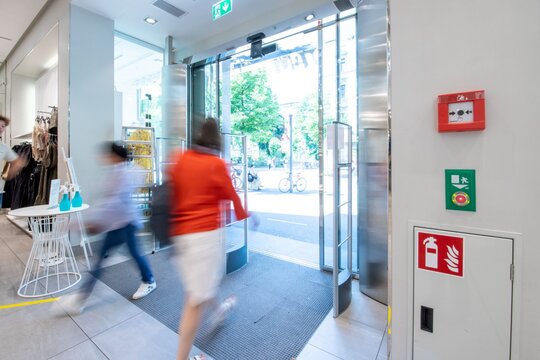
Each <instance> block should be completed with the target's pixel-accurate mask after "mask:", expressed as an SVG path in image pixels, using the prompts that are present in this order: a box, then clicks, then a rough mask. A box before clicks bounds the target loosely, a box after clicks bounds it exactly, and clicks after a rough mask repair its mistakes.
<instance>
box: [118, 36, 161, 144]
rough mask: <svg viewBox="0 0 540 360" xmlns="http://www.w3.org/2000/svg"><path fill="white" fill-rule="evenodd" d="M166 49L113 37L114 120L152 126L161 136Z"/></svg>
mask: <svg viewBox="0 0 540 360" xmlns="http://www.w3.org/2000/svg"><path fill="white" fill-rule="evenodd" d="M162 67H163V52H162V51H157V50H156V49H154V48H150V47H147V46H143V45H141V44H140V43H136V42H133V41H130V40H129V39H126V38H125V37H123V36H118V35H117V36H115V38H114V88H115V108H116V114H115V122H116V123H119V124H121V126H142V127H145V126H152V127H154V128H155V131H156V136H158V137H159V136H162V132H163V129H162V127H163V126H162V121H161V72H162Z"/></svg>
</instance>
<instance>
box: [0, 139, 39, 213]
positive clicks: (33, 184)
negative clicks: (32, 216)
mask: <svg viewBox="0 0 540 360" xmlns="http://www.w3.org/2000/svg"><path fill="white" fill-rule="evenodd" d="M13 151H15V152H16V153H17V155H18V156H19V157H20V158H21V159H23V161H27V162H28V163H27V165H26V166H25V167H24V168H22V169H21V171H20V172H19V174H18V175H17V176H15V177H14V178H13V179H11V180H8V181H6V185H5V187H4V191H5V193H4V196H3V197H2V207H3V208H11V209H18V208H21V207H26V206H31V205H33V204H34V199H35V196H36V193H37V186H38V185H39V171H38V169H37V167H38V164H37V162H36V161H35V160H34V158H33V156H32V144H30V143H22V144H20V145H15V146H14V147H13Z"/></svg>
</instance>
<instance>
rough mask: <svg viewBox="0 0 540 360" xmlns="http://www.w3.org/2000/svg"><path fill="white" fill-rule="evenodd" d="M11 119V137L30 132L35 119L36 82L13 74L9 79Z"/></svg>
mask: <svg viewBox="0 0 540 360" xmlns="http://www.w3.org/2000/svg"><path fill="white" fill-rule="evenodd" d="M11 81H12V86H11V96H12V99H13V100H12V103H11V115H10V116H11V118H12V119H13V121H12V122H11V124H10V127H11V134H12V137H13V138H15V137H18V136H21V135H24V134H27V133H30V132H31V131H32V127H33V126H34V119H35V118H36V82H35V79H34V78H31V77H28V76H23V75H17V74H13V75H12V77H11Z"/></svg>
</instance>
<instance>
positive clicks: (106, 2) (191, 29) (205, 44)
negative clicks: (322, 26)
mask: <svg viewBox="0 0 540 360" xmlns="http://www.w3.org/2000/svg"><path fill="white" fill-rule="evenodd" d="M0 1H3V0H0ZM154 1H155V0H72V4H74V5H77V6H80V7H82V8H85V9H87V10H89V11H92V12H94V13H97V14H100V15H103V16H105V17H107V18H110V19H112V20H114V21H115V29H116V30H117V31H120V32H123V33H125V34H128V35H131V36H133V37H136V38H139V39H141V40H144V41H146V42H148V43H151V44H154V45H156V46H159V47H162V48H163V47H165V38H166V36H168V35H170V36H172V37H173V43H174V47H175V48H176V56H175V60H177V61H178V60H181V59H183V58H184V57H188V56H191V55H194V54H200V53H203V52H208V51H209V50H212V51H214V54H216V53H217V52H222V51H224V50H225V49H226V48H228V47H232V46H234V47H236V46H239V45H243V44H245V37H246V35H248V34H249V33H254V32H257V31H260V30H263V29H264V30H265V33H267V35H271V34H269V32H274V33H275V32H280V31H283V30H286V29H287V28H290V27H291V26H297V25H299V24H301V23H302V22H305V20H304V19H303V18H304V16H305V15H307V14H309V13H311V12H314V13H315V15H316V16H321V17H322V16H327V15H329V14H330V13H332V12H333V13H335V12H336V9H335V7H334V6H333V4H332V0H233V5H232V6H233V9H232V11H231V13H229V14H228V15H226V16H224V17H222V18H220V19H218V20H216V21H213V20H212V4H214V3H217V2H218V0H167V2H169V3H171V4H172V5H174V6H176V7H177V8H179V9H181V10H183V11H185V12H186V14H185V15H183V16H181V17H179V18H177V17H175V16H173V15H171V14H169V13H166V12H164V11H163V10H161V9H159V8H157V7H155V6H153V5H152V4H153V3H154ZM148 16H150V17H153V18H155V19H157V20H158V23H157V24H155V25H150V24H147V23H145V22H144V21H143V20H144V18H146V17H148ZM276 24H277V26H276Z"/></svg>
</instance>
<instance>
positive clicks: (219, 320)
mask: <svg viewBox="0 0 540 360" xmlns="http://www.w3.org/2000/svg"><path fill="white" fill-rule="evenodd" d="M235 305H236V296H230V297H228V298H227V299H225V301H223V302H222V303H221V305H219V307H218V308H217V310H216V312H215V313H214V315H213V317H212V320H211V324H210V326H211V329H212V330H215V329H217V328H218V327H220V326H221V325H223V323H224V322H225V319H227V317H228V316H229V314H230V313H231V311H232V309H233V307H234V306H235Z"/></svg>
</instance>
